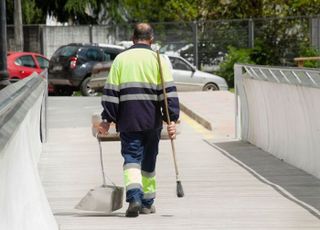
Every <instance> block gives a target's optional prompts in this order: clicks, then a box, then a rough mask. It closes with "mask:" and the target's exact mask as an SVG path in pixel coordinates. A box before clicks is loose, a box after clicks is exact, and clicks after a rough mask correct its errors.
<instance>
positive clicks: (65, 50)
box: [52, 46, 79, 57]
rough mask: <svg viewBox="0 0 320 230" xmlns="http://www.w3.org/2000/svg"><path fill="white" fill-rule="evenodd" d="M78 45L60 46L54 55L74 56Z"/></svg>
mask: <svg viewBox="0 0 320 230" xmlns="http://www.w3.org/2000/svg"><path fill="white" fill-rule="evenodd" d="M78 48H79V47H78V46H63V47H60V48H59V49H58V50H57V51H56V52H55V53H54V54H53V55H52V56H53V57H57V56H62V57H70V56H74V55H75V53H76V52H77V50H78Z"/></svg>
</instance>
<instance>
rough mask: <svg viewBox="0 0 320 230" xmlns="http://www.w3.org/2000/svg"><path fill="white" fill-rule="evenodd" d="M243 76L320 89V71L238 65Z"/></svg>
mask: <svg viewBox="0 0 320 230" xmlns="http://www.w3.org/2000/svg"><path fill="white" fill-rule="evenodd" d="M235 68H242V76H243V77H248V78H252V79H255V80H262V81H270V82H276V83H283V84H293V85H302V86H307V87H313V88H320V69H319V70H317V69H308V68H290V67H266V66H258V65H241V67H239V65H236V67H235Z"/></svg>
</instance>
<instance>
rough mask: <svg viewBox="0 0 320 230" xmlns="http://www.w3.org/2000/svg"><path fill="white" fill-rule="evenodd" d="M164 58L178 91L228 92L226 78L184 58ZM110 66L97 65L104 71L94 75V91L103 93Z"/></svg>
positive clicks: (92, 84) (168, 56)
mask: <svg viewBox="0 0 320 230" xmlns="http://www.w3.org/2000/svg"><path fill="white" fill-rule="evenodd" d="M163 56H164V57H165V59H166V60H167V63H168V65H169V67H170V68H171V69H172V75H173V79H174V81H175V84H176V86H177V90H178V91H197V90H198V91H199V90H203V91H210V90H228V85H227V82H226V80H225V79H224V78H222V77H219V76H217V75H214V74H210V73H206V72H202V71H200V70H198V69H197V68H196V67H194V66H193V65H192V64H190V63H189V62H188V61H187V60H185V59H184V58H183V57H180V56H177V55H173V54H170V55H168V54H164V55H163ZM110 66H111V63H107V64H105V65H100V64H97V65H96V67H95V68H97V69H100V70H102V71H101V72H98V71H97V73H94V74H93V75H92V78H91V81H90V83H89V85H90V87H91V88H92V89H94V90H96V91H102V89H103V87H104V84H105V82H106V78H107V75H108V70H109V68H110Z"/></svg>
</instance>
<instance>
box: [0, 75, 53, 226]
mask: <svg viewBox="0 0 320 230" xmlns="http://www.w3.org/2000/svg"><path fill="white" fill-rule="evenodd" d="M35 77H36V78H39V77H38V76H35ZM39 79H40V78H39ZM21 82H22V83H27V79H25V80H23V81H21ZM21 82H19V83H16V84H21ZM44 86H45V84H44V82H43V83H42V84H41V85H39V86H38V87H37V88H33V86H32V85H30V86H28V88H29V87H30V91H31V90H32V92H33V94H32V95H29V97H28V98H24V99H23V101H20V102H19V103H18V105H19V106H18V107H17V108H18V110H17V111H16V112H15V113H14V115H12V116H11V119H10V120H7V121H5V123H3V124H1V130H0V137H1V138H2V139H7V141H6V143H5V144H4V143H2V142H1V146H0V147H1V148H0V229H1V230H2V229H3V230H57V229H58V226H57V223H56V221H55V218H54V216H53V214H52V212H51V209H50V207H49V203H48V201H47V198H46V195H45V193H44V190H43V188H42V185H41V180H40V177H39V174H38V168H37V163H38V159H39V156H40V154H41V151H42V143H41V141H40V108H41V104H42V98H43V91H44ZM12 87H15V86H14V85H13V86H12ZM12 87H11V88H12ZM39 87H41V88H39ZM33 90H34V91H33ZM5 91H9V93H7V96H8V97H9V96H10V95H12V93H13V91H11V92H10V86H8V87H7V88H5V89H3V90H2V91H1V92H0V96H1V99H2V100H3V99H5V95H6V92H5ZM22 92H25V90H23V91H21V93H22ZM19 94H20V93H19ZM20 95H21V94H20ZM18 97H19V96H18ZM29 98H30V100H29ZM11 100H12V101H14V100H15V99H14V97H12V99H11ZM2 105H3V104H2ZM9 106H10V105H9ZM7 108H8V106H7ZM2 109H3V106H2V107H1V109H0V112H1V113H0V115H1V118H2V117H3V113H2V112H3V111H4V110H2ZM20 109H22V110H20ZM20 118H22V120H20ZM5 119H7V118H5ZM1 122H3V120H2V119H1ZM9 133H10V134H9Z"/></svg>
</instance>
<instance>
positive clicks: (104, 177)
mask: <svg viewBox="0 0 320 230" xmlns="http://www.w3.org/2000/svg"><path fill="white" fill-rule="evenodd" d="M96 138H97V140H98V144H99V152H100V165H101V173H102V181H103V184H102V186H103V187H106V186H107V182H106V177H107V178H108V180H109V181H110V182H111V184H112V185H113V186H115V187H116V185H115V183H113V181H112V180H111V179H110V178H109V177H108V176H106V174H105V172H104V166H103V156H102V147H101V141H100V139H99V137H98V134H97V135H96Z"/></svg>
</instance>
